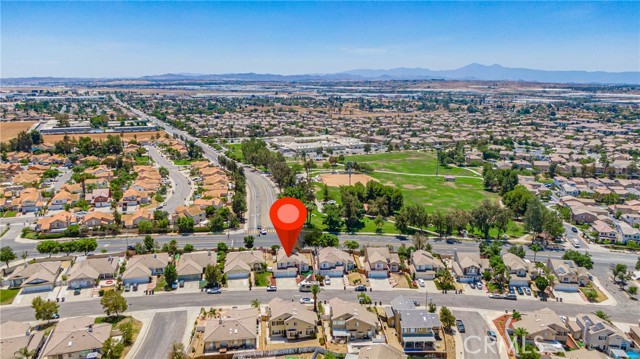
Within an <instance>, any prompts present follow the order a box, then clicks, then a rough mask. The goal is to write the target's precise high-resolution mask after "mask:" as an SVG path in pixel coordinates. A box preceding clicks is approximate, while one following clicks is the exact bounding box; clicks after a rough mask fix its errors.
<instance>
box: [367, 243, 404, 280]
mask: <svg viewBox="0 0 640 359" xmlns="http://www.w3.org/2000/svg"><path fill="white" fill-rule="evenodd" d="M364 260H365V263H364V269H365V272H366V273H367V276H368V277H369V278H387V277H388V276H389V271H391V272H397V271H398V270H400V257H398V253H391V252H390V251H389V248H387V247H367V248H365V250H364Z"/></svg>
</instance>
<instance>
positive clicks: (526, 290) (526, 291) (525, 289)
mask: <svg viewBox="0 0 640 359" xmlns="http://www.w3.org/2000/svg"><path fill="white" fill-rule="evenodd" d="M524 292H525V294H527V295H531V289H529V287H525V288H524Z"/></svg>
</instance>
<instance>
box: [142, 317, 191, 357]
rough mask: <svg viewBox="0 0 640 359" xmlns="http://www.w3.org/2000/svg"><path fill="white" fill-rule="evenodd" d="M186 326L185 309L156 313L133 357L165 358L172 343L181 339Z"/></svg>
mask: <svg viewBox="0 0 640 359" xmlns="http://www.w3.org/2000/svg"><path fill="white" fill-rule="evenodd" d="M186 328H187V311H186V310H181V311H175V312H158V313H156V314H155V315H154V317H153V320H152V321H151V324H150V326H149V331H148V332H147V335H146V336H145V337H144V342H143V343H142V345H141V346H140V349H139V350H138V352H137V353H136V355H135V357H134V358H136V359H138V358H140V359H146V358H165V357H166V356H167V353H169V352H170V351H171V346H172V345H173V343H174V342H180V341H181V340H182V336H183V333H184V331H185V330H186Z"/></svg>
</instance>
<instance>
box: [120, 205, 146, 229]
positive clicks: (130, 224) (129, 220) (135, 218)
mask: <svg viewBox="0 0 640 359" xmlns="http://www.w3.org/2000/svg"><path fill="white" fill-rule="evenodd" d="M152 219H153V214H152V213H151V212H149V210H148V209H146V208H139V209H137V210H136V211H135V212H133V213H132V214H123V215H122V217H121V220H122V225H123V226H124V228H136V227H138V223H140V221H150V220H152Z"/></svg>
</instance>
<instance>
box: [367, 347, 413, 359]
mask: <svg viewBox="0 0 640 359" xmlns="http://www.w3.org/2000/svg"><path fill="white" fill-rule="evenodd" d="M358 359H407V355H406V354H405V353H403V352H401V351H400V350H398V349H396V348H394V347H392V346H391V345H388V344H375V345H369V346H366V347H362V348H360V352H358Z"/></svg>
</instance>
